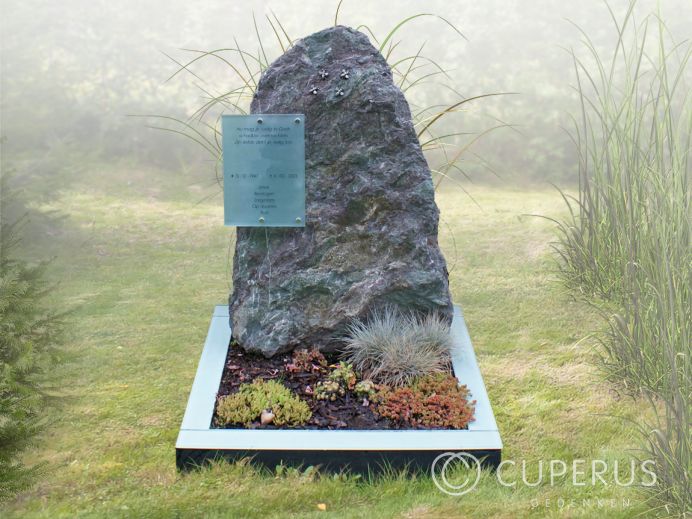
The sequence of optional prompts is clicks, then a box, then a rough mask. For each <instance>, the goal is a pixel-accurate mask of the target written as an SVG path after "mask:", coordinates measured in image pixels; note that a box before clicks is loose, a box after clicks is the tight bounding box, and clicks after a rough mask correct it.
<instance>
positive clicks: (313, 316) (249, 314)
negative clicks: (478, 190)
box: [229, 26, 452, 356]
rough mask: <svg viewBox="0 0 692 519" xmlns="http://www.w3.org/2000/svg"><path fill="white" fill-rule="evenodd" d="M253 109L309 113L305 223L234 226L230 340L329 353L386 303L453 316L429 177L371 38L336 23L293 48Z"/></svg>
mask: <svg viewBox="0 0 692 519" xmlns="http://www.w3.org/2000/svg"><path fill="white" fill-rule="evenodd" d="M251 112H252V113H264V114H272V113H276V114H281V113H302V114H305V121H306V126H305V157H306V158H305V160H306V163H305V175H306V193H307V194H306V197H307V198H306V224H305V227H304V228H260V227H239V228H238V229H237V240H236V246H235V256H234V262H233V293H232V294H231V297H230V299H229V304H230V312H231V324H232V328H233V337H234V339H235V340H237V341H238V343H239V344H240V345H241V346H242V347H243V348H244V349H246V350H247V351H256V352H261V353H263V354H264V355H265V356H272V355H274V354H276V353H279V352H284V351H288V350H291V349H293V348H295V347H297V346H299V345H305V346H317V347H318V348H320V349H321V350H330V349H334V348H335V347H337V345H338V337H339V334H340V333H343V331H344V329H345V327H346V325H347V324H348V323H349V322H350V321H351V320H352V319H353V318H363V317H366V316H367V315H368V314H369V312H370V311H372V310H374V309H376V308H378V307H380V306H382V305H385V304H393V305H396V306H399V307H401V308H403V309H407V310H414V311H422V312H432V311H436V312H438V313H440V314H441V315H443V316H444V317H447V318H450V319H451V315H452V304H451V300H450V295H449V282H448V273H447V268H446V264H445V260H444V257H443V256H442V253H441V252H440V249H439V246H438V242H437V227H438V217H439V211H438V208H437V206H436V204H435V199H434V188H433V183H432V177H431V174H430V170H429V168H428V165H427V163H426V160H425V158H424V156H423V153H422V151H421V147H420V143H419V142H418V138H417V137H416V132H415V130H414V127H413V124H412V121H411V112H410V110H409V106H408V103H407V102H406V99H405V98H404V95H403V94H402V92H401V90H399V88H398V87H397V86H396V85H395V84H394V82H393V80H392V74H391V71H390V68H389V66H388V65H387V62H386V61H385V59H384V57H383V56H382V55H381V54H380V53H379V52H378V51H377V49H375V48H374V47H373V46H372V45H371V44H370V42H369V40H368V38H367V36H366V35H364V34H363V33H360V32H358V31H355V30H353V29H350V28H348V27H343V26H337V27H332V28H329V29H325V30H323V31H320V32H317V33H315V34H312V35H310V36H308V37H306V38H304V39H302V40H300V41H298V42H296V44H295V45H294V46H293V47H291V48H290V49H289V50H288V51H287V52H286V53H285V54H284V55H283V56H281V57H280V58H278V59H277V60H276V61H275V62H274V63H272V64H271V66H270V67H269V68H267V69H266V71H265V72H264V73H263V75H262V77H261V79H260V81H259V84H258V87H257V90H256V93H255V97H254V99H253V101H252V105H251Z"/></svg>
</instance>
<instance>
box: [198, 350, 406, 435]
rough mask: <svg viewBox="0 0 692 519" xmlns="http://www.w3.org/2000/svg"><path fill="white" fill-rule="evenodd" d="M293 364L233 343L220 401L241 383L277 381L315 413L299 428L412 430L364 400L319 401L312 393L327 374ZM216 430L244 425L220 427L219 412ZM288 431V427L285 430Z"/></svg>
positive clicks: (332, 358) (349, 397) (214, 422)
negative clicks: (295, 369) (299, 369)
mask: <svg viewBox="0 0 692 519" xmlns="http://www.w3.org/2000/svg"><path fill="white" fill-rule="evenodd" d="M326 358H327V361H328V362H329V363H330V364H331V363H336V362H337V358H336V356H330V355H326ZM290 362H291V354H290V353H289V354H284V355H277V356H276V357H273V358H270V359H267V358H265V357H263V356H261V355H255V354H249V353H245V352H244V351H243V350H241V349H240V348H239V347H238V346H237V345H235V344H234V343H231V345H230V347H229V348H228V356H227V357H226V364H225V366H224V371H223V375H222V376H221V384H220V385H219V391H218V395H217V400H218V398H221V397H223V396H226V395H229V394H232V393H235V392H237V391H238V388H239V387H240V385H241V384H247V383H251V382H252V381H253V380H255V379H258V378H260V379H265V380H276V381H278V382H281V383H282V384H283V385H285V386H286V387H288V388H289V389H291V390H292V391H293V393H295V394H296V395H297V396H298V397H300V398H301V399H302V400H304V401H305V402H306V403H307V404H308V405H309V406H310V410H311V411H312V417H311V418H310V420H309V421H308V423H307V424H306V425H304V426H301V427H300V429H413V428H414V427H412V426H411V425H408V424H405V423H403V424H402V423H395V422H393V421H392V420H389V419H388V418H384V417H382V416H379V415H378V414H376V413H375V412H374V411H373V410H372V409H371V405H363V399H360V398H356V397H355V396H354V395H352V394H349V393H347V394H346V395H345V396H343V397H339V398H337V399H336V400H335V401H329V400H317V399H316V398H314V397H313V396H312V394H310V391H311V389H312V388H315V387H316V385H317V383H318V382H319V381H324V380H327V376H328V374H327V373H324V372H313V373H305V372H292V371H289V370H287V369H286V364H288V363H290ZM212 427H213V428H243V427H242V426H239V425H237V426H230V427H221V426H219V425H218V423H217V415H216V411H215V412H214V418H213V419H212ZM251 428H262V429H278V428H279V427H276V426H273V425H260V424H259V422H257V423H255V424H253V425H252V426H251ZM282 428H285V427H282Z"/></svg>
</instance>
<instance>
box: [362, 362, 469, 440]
mask: <svg viewBox="0 0 692 519" xmlns="http://www.w3.org/2000/svg"><path fill="white" fill-rule="evenodd" d="M468 396H469V391H468V389H467V388H466V386H460V385H459V383H458V381H457V379H456V378H455V377H454V376H453V375H449V374H443V373H435V374H432V375H426V376H425V377H422V378H420V379H418V380H417V381H416V382H415V383H414V384H412V385H411V386H408V387H398V388H383V389H382V390H381V391H379V392H378V393H377V394H376V395H375V396H374V400H375V411H376V412H377V413H378V414H380V415H381V416H384V417H385V418H389V419H390V420H393V421H395V422H400V423H403V422H406V423H409V424H411V425H413V426H414V427H433V428H445V429H465V428H466V427H468V424H469V422H471V421H473V413H474V407H475V401H472V402H470V401H469V400H468Z"/></svg>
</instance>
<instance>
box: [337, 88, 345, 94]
mask: <svg viewBox="0 0 692 519" xmlns="http://www.w3.org/2000/svg"><path fill="white" fill-rule="evenodd" d="M336 95H338V96H342V95H344V89H343V88H337V89H336Z"/></svg>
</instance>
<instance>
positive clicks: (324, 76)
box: [320, 69, 329, 80]
mask: <svg viewBox="0 0 692 519" xmlns="http://www.w3.org/2000/svg"><path fill="white" fill-rule="evenodd" d="M328 77H329V72H327V71H326V70H324V69H323V70H320V79H322V80H325V79H327V78H328Z"/></svg>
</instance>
